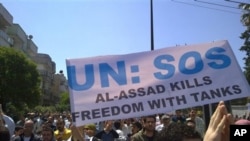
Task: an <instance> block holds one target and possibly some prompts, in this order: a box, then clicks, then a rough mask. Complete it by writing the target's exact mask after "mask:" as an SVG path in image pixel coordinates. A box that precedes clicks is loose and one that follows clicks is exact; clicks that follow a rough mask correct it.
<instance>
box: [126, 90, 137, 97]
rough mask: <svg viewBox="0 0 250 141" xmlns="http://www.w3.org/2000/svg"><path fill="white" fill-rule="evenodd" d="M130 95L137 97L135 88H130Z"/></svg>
mask: <svg viewBox="0 0 250 141" xmlns="http://www.w3.org/2000/svg"><path fill="white" fill-rule="evenodd" d="M128 97H129V98H134V97H136V92H135V89H130V90H128Z"/></svg>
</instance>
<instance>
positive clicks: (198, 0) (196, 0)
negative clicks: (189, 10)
mask: <svg viewBox="0 0 250 141" xmlns="http://www.w3.org/2000/svg"><path fill="white" fill-rule="evenodd" d="M194 1H195V2H200V3H206V4H210V5H216V6H221V7H226V8H233V9H240V8H239V7H233V6H227V5H223V4H217V3H212V2H206V1H200V0H194Z"/></svg>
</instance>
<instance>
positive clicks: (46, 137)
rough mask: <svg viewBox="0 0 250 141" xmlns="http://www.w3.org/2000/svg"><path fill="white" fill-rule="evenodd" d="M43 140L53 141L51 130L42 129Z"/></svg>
mask: <svg viewBox="0 0 250 141" xmlns="http://www.w3.org/2000/svg"><path fill="white" fill-rule="evenodd" d="M42 137H43V141H52V138H53V135H52V132H51V131H42Z"/></svg>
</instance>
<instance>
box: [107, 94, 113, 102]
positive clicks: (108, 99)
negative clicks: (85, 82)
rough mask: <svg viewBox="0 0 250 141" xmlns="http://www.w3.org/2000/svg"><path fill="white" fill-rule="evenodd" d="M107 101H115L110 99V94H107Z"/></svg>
mask: <svg viewBox="0 0 250 141" xmlns="http://www.w3.org/2000/svg"><path fill="white" fill-rule="evenodd" d="M106 100H107V101H113V100H114V99H112V98H109V93H106Z"/></svg>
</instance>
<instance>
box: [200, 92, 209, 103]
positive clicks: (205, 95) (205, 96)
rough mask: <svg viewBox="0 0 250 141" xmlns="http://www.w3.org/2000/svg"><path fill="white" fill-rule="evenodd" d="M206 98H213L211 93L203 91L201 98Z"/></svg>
mask: <svg viewBox="0 0 250 141" xmlns="http://www.w3.org/2000/svg"><path fill="white" fill-rule="evenodd" d="M206 99H211V97H210V96H209V94H207V92H205V91H202V92H201V100H202V101H204V100H206Z"/></svg>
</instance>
